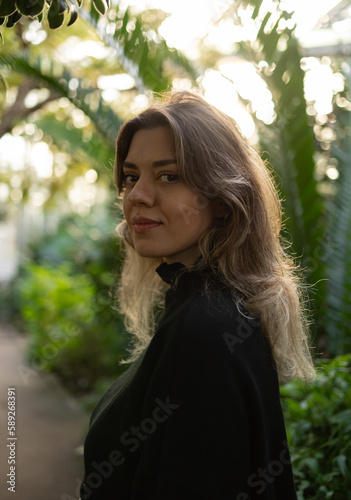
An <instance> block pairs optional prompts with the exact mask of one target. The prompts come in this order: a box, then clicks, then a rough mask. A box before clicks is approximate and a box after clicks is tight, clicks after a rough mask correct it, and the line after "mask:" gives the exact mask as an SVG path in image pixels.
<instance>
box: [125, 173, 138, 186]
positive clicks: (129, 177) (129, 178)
mask: <svg viewBox="0 0 351 500" xmlns="http://www.w3.org/2000/svg"><path fill="white" fill-rule="evenodd" d="M123 177H124V185H125V186H128V185H130V184H134V183H135V182H136V181H137V180H138V177H137V176H136V175H133V174H124V176H123Z"/></svg>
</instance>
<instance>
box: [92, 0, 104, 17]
mask: <svg viewBox="0 0 351 500" xmlns="http://www.w3.org/2000/svg"><path fill="white" fill-rule="evenodd" d="M93 3H94V7H95V9H96V10H97V11H98V12H99V14H101V15H102V16H104V15H105V14H106V12H107V6H106V3H105V2H104V0H93Z"/></svg>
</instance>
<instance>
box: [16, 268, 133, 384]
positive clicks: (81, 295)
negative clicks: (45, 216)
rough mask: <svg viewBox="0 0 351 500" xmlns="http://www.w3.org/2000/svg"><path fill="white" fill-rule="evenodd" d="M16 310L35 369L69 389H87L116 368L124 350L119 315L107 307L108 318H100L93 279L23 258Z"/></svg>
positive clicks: (113, 372)
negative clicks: (18, 308) (56, 377)
mask: <svg viewBox="0 0 351 500" xmlns="http://www.w3.org/2000/svg"><path fill="white" fill-rule="evenodd" d="M19 293H20V301H21V304H22V305H21V313H22V316H23V318H24V323H25V328H26V330H27V331H28V333H29V334H30V335H31V341H30V349H29V359H30V362H31V364H32V366H34V367H36V368H37V369H45V370H50V371H53V372H55V373H57V374H58V375H59V377H60V378H61V379H62V381H63V382H64V383H65V384H66V385H67V386H68V387H69V388H70V389H72V390H74V391H76V392H77V391H78V392H85V391H88V390H92V388H93V386H94V384H95V383H96V382H97V381H98V380H99V379H100V378H101V377H109V376H115V375H118V374H120V373H121V371H122V370H123V369H124V367H123V368H122V367H120V366H119V363H118V360H119V358H120V357H121V356H123V353H124V343H125V340H124V338H123V336H122V335H121V333H122V321H121V319H120V318H119V316H117V314H115V313H114V312H113V311H112V309H110V323H109V324H106V323H105V324H101V323H100V321H99V319H100V316H99V314H100V312H101V308H103V309H104V308H105V307H106V304H105V303H103V304H102V305H100V302H101V301H99V300H97V290H96V287H95V285H94V281H93V280H92V278H91V277H90V276H89V275H88V274H84V273H76V272H74V273H72V270H71V268H70V266H69V265H68V264H61V265H60V266H57V267H55V268H54V267H48V266H40V265H38V264H33V263H28V264H27V266H26V267H25V273H24V276H23V277H22V278H21V281H20V284H19Z"/></svg>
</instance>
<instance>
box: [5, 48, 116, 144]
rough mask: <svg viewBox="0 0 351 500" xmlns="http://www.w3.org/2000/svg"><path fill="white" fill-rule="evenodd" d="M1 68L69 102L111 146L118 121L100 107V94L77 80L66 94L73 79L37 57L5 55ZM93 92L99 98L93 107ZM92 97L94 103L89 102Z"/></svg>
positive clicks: (54, 63) (67, 71)
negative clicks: (72, 88)
mask: <svg viewBox="0 0 351 500" xmlns="http://www.w3.org/2000/svg"><path fill="white" fill-rule="evenodd" d="M1 67H2V68H3V69H6V68H8V69H11V71H16V72H17V73H20V74H23V75H25V76H29V77H31V78H34V79H35V80H36V81H37V82H38V83H39V84H40V85H43V86H45V87H46V88H49V89H50V90H51V91H53V92H55V93H56V94H57V98H59V97H66V98H67V99H69V100H70V101H71V102H72V104H74V105H75V106H76V107H77V108H78V109H80V110H82V111H83V112H84V114H85V115H86V116H88V117H89V118H90V119H91V120H92V121H93V123H94V124H95V126H96V128H97V130H98V131H99V132H100V134H101V135H102V137H104V138H105V139H106V140H107V141H108V142H110V144H111V145H113V144H114V141H115V138H116V133H117V131H118V129H119V127H120V125H121V123H122V120H121V119H120V118H119V117H118V116H117V115H116V114H115V113H114V112H113V110H112V109H111V108H110V107H108V106H107V105H106V104H105V103H104V101H103V99H102V96H101V93H100V92H99V91H98V90H97V89H96V88H92V87H89V86H87V84H86V82H83V81H82V80H81V79H77V88H76V89H75V90H74V91H72V90H70V88H69V83H70V81H71V80H72V78H73V76H72V74H71V72H70V71H69V70H68V69H67V68H65V67H64V66H61V67H60V65H58V64H57V63H56V62H54V61H52V60H51V61H50V62H49V64H48V60H47V58H45V57H40V56H38V57H36V58H35V59H31V58H29V57H28V55H27V54H23V55H13V54H7V53H6V52H3V53H2V54H0V68H1ZM97 92H98V94H99V95H98V99H97V101H98V102H97V103H96V102H95V101H96V93H97ZM93 94H94V99H92V96H93Z"/></svg>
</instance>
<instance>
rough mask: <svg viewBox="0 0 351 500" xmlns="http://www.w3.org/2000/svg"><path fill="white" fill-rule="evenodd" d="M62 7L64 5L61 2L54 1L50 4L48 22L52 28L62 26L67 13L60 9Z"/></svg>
mask: <svg viewBox="0 0 351 500" xmlns="http://www.w3.org/2000/svg"><path fill="white" fill-rule="evenodd" d="M61 7H62V5H61V4H59V3H58V2H54V1H53V2H52V4H51V6H50V9H49V12H48V22H49V26H50V28H51V29H57V28H60V27H61V26H62V25H63V23H64V21H65V15H64V14H63V13H61V11H60V9H61Z"/></svg>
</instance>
